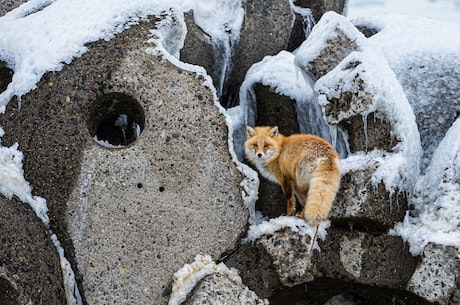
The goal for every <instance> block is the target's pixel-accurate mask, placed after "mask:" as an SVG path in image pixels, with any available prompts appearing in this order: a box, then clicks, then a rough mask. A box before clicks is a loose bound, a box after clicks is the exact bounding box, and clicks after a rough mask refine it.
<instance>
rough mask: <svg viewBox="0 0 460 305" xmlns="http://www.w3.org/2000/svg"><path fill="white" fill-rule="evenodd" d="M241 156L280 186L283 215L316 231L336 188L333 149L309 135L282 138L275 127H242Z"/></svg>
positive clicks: (337, 176)
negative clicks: (285, 204) (306, 223)
mask: <svg viewBox="0 0 460 305" xmlns="http://www.w3.org/2000/svg"><path fill="white" fill-rule="evenodd" d="M245 154H246V157H247V158H248V160H249V161H250V162H251V163H253V164H254V165H255V166H256V168H257V170H258V171H259V172H260V174H261V175H262V176H264V177H266V178H267V179H269V180H271V181H272V182H275V183H276V182H277V183H279V184H280V185H281V187H282V189H283V192H284V195H285V196H286V199H287V213H286V214H287V215H288V216H293V215H294V214H296V198H297V199H298V201H299V203H300V204H301V205H302V207H303V208H302V211H301V212H300V213H299V214H297V215H296V216H298V217H300V218H303V219H305V220H306V221H307V222H308V223H309V224H310V225H312V226H316V227H317V228H318V225H319V223H320V222H321V221H322V220H325V219H327V217H328V216H329V212H330V211H331V208H332V203H333V201H334V199H335V196H336V194H337V191H338V190H339V186H340V165H339V161H340V159H339V155H338V154H337V151H336V150H335V149H334V147H333V146H332V145H331V144H330V143H329V142H327V141H326V140H324V139H323V138H320V137H318V136H315V135H311V134H293V135H290V136H288V137H286V136H283V135H282V134H281V133H279V131H278V127H277V126H275V127H254V128H253V127H250V126H247V127H246V143H245Z"/></svg>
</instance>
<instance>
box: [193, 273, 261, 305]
mask: <svg viewBox="0 0 460 305" xmlns="http://www.w3.org/2000/svg"><path fill="white" fill-rule="evenodd" d="M184 304H186V305H201V304H209V305H214V304H219V305H233V304H245V305H257V304H260V305H268V304H269V302H268V301H267V300H263V299H260V298H259V297H258V296H257V295H256V294H255V293H254V292H253V291H251V290H249V289H248V288H247V287H245V286H244V285H242V284H241V283H235V282H234V281H232V280H231V279H230V278H229V277H228V276H226V275H223V274H220V273H214V274H211V275H208V276H206V277H205V278H204V279H202V280H201V281H200V283H198V285H197V286H196V287H195V289H194V291H193V292H192V295H191V297H189V298H188V300H187V301H186V302H184Z"/></svg>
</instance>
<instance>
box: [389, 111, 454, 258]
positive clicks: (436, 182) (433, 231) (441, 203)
mask: <svg viewBox="0 0 460 305" xmlns="http://www.w3.org/2000/svg"><path fill="white" fill-rule="evenodd" d="M459 135H460V119H457V121H456V122H455V123H454V124H453V126H452V127H451V128H450V129H449V131H448V132H447V134H446V136H445V137H444V139H443V140H442V141H441V143H440V144H439V146H438V148H437V149H436V150H435V152H434V154H433V158H432V160H431V164H430V166H429V167H428V169H427V171H426V174H425V175H424V176H421V177H420V178H419V180H418V181H417V184H416V188H415V194H414V196H413V197H412V200H411V203H412V204H413V205H414V211H412V214H408V215H406V217H405V219H404V222H403V223H401V224H397V225H396V226H395V228H394V230H392V231H391V233H392V234H397V235H400V236H402V237H403V238H404V239H405V240H407V241H408V242H409V244H410V251H411V253H412V254H413V255H420V254H421V253H422V251H423V249H424V247H425V246H426V244H427V243H429V242H434V243H437V244H442V245H448V246H455V247H457V248H458V251H459V255H460V137H459Z"/></svg>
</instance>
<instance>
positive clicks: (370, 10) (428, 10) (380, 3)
mask: <svg viewBox="0 0 460 305" xmlns="http://www.w3.org/2000/svg"><path fill="white" fill-rule="evenodd" d="M382 13H385V14H402V15H407V16H421V17H427V18H433V19H437V20H443V21H449V22H452V23H456V24H460V1H459V0H404V1H401V0H347V9H346V16H348V17H349V18H350V19H354V18H357V17H362V16H369V15H376V14H382Z"/></svg>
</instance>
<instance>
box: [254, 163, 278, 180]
mask: <svg viewBox="0 0 460 305" xmlns="http://www.w3.org/2000/svg"><path fill="white" fill-rule="evenodd" d="M252 161H253V163H254V165H255V166H256V168H257V170H258V171H259V173H260V174H261V175H262V176H264V177H265V178H267V179H268V180H270V181H271V182H275V183H279V182H278V180H276V177H275V175H274V174H273V172H272V171H270V170H269V169H268V168H267V163H266V161H265V160H263V159H260V158H253V160H252Z"/></svg>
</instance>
